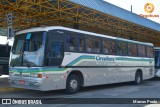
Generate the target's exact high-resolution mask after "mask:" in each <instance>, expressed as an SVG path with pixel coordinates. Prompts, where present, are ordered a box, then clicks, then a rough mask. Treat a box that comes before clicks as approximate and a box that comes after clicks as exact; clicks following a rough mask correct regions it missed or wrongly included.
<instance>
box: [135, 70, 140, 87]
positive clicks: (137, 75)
mask: <svg viewBox="0 0 160 107" xmlns="http://www.w3.org/2000/svg"><path fill="white" fill-rule="evenodd" d="M141 82H142V74H141V73H140V72H136V75H135V80H134V83H135V84H136V85H139V84H140V83H141Z"/></svg>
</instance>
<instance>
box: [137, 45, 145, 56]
mask: <svg viewBox="0 0 160 107" xmlns="http://www.w3.org/2000/svg"><path fill="white" fill-rule="evenodd" d="M138 56H139V57H145V56H146V50H145V46H143V45H138Z"/></svg>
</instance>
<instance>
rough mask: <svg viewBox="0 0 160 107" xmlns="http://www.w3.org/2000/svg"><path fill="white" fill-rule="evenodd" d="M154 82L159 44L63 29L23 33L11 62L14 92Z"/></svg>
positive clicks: (41, 29)
mask: <svg viewBox="0 0 160 107" xmlns="http://www.w3.org/2000/svg"><path fill="white" fill-rule="evenodd" d="M152 77H154V58H153V44H151V43H144V42H138V41H133V40H127V39H122V38H117V37H112V36H107V35H102V34H96V33H91V32H87V31H82V30H76V29H72V28H66V27H62V26H50V27H38V28H32V29H27V30H23V31H19V32H17V33H16V35H15V38H14V44H13V48H12V51H11V57H10V69H9V83H10V85H11V86H12V87H18V88H26V89H33V90H41V91H49V90H59V89H65V90H66V92H67V93H70V94H74V93H77V92H78V91H79V89H80V87H86V86H95V85H102V84H111V83H119V82H128V81H133V82H134V83H135V84H140V83H141V82H142V80H146V79H150V78H152Z"/></svg>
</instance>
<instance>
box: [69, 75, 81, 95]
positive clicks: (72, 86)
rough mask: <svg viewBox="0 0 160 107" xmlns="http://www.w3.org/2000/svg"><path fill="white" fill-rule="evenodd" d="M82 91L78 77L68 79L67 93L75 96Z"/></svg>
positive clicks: (73, 76) (72, 76) (71, 76)
mask: <svg viewBox="0 0 160 107" xmlns="http://www.w3.org/2000/svg"><path fill="white" fill-rule="evenodd" d="M79 89H80V80H79V78H78V76H77V75H74V74H71V75H70V76H69V77H68V79H67V84H66V93H68V94H75V93H77V92H78V91H79Z"/></svg>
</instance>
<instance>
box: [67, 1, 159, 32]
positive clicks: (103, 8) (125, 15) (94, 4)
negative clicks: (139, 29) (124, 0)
mask: <svg viewBox="0 0 160 107" xmlns="http://www.w3.org/2000/svg"><path fill="white" fill-rule="evenodd" d="M68 1H71V2H73V3H76V4H79V5H83V6H86V7H88V8H91V9H94V10H97V11H100V12H103V13H105V14H108V15H111V16H114V17H117V18H120V19H122V20H126V21H129V22H132V23H135V24H138V25H141V26H145V27H148V28H151V29H154V30H157V31H160V24H159V23H156V22H153V21H151V20H149V19H146V18H143V17H141V16H139V15H137V14H135V13H132V12H130V11H127V10H125V9H122V8H120V7H117V6H115V5H113V4H110V3H108V2H105V1H103V0H68Z"/></svg>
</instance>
